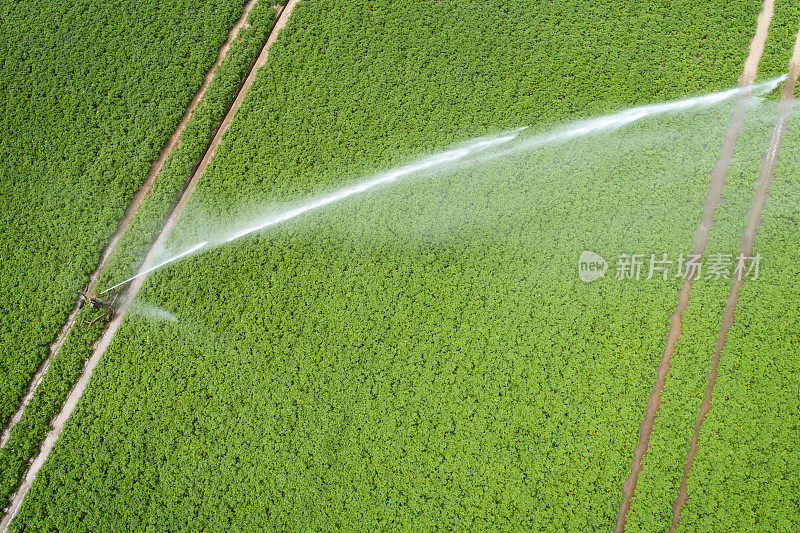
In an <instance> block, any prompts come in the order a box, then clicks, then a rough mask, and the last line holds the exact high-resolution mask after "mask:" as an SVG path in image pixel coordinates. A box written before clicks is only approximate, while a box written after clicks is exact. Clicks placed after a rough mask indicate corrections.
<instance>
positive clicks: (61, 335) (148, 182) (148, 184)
mask: <svg viewBox="0 0 800 533" xmlns="http://www.w3.org/2000/svg"><path fill="white" fill-rule="evenodd" d="M255 3H256V0H250V1H249V2H247V4H246V5H245V7H244V11H243V12H242V16H241V17H240V18H239V20H238V21H237V22H236V24H235V25H234V26H233V28H231V30H230V32H228V38H227V40H226V41H225V43H224V44H223V45H222V47H221V48H220V49H219V52H218V53H217V59H216V61H215V62H214V64H213V65H211V68H210V69H209V70H208V72H207V73H206V75H205V78H204V79H203V83H202V85H200V88H199V89H198V90H197V93H195V95H194V97H193V98H192V100H191V101H190V102H189V106H188V107H187V108H186V112H185V113H184V114H183V117H181V121H180V122H179V123H178V127H177V128H176V129H175V131H174V132H173V133H172V135H171V136H170V138H169V139H168V140H167V143H166V144H165V145H164V147H163V148H162V149H161V152H160V153H159V155H158V159H156V160H155V161H154V162H153V164H152V165H151V166H150V170H149V171H148V172H147V176H146V177H145V180H144V182H143V183H142V185H141V186H140V187H139V189H138V190H137V191H136V193H135V194H134V195H133V198H132V199H131V203H130V204H129V205H128V207H127V208H126V209H125V213H124V214H123V217H122V218H121V219H120V221H119V222H118V223H117V229H116V231H115V232H114V235H112V237H111V239H110V240H109V241H108V244H107V245H106V247H105V249H104V250H103V253H102V255H101V257H100V263H99V264H98V265H97V268H95V270H94V272H92V273H91V274H90V276H89V281H88V282H87V284H86V287H85V292H87V293H89V294H91V293H92V292H93V291H94V287H95V284H96V283H97V280H98V279H99V278H100V275H101V274H102V273H103V270H105V268H106V265H107V264H108V259H109V257H111V254H112V252H113V251H114V249H115V248H116V246H117V242H119V239H120V236H121V235H122V233H123V232H124V231H125V230H126V229H127V228H128V226H129V225H130V223H131V219H132V218H133V215H134V214H135V213H136V211H138V210H139V207H140V206H141V204H142V201H143V200H144V198H145V196H147V193H149V192H150V189H151V188H152V186H153V183H154V182H155V181H156V178H157V177H158V174H159V173H160V172H161V169H162V168H163V167H164V163H165V162H166V160H167V157H169V155H170V154H171V153H172V151H173V150H174V149H175V148H176V147H177V146H179V145H180V136H181V133H183V130H184V129H185V128H186V124H188V123H189V120H190V119H191V118H192V113H193V112H194V110H195V108H196V107H197V104H199V103H200V100H201V99H202V98H203V96H204V95H205V93H206V89H208V86H209V85H210V84H211V80H212V79H213V78H214V74H215V72H216V70H217V67H219V65H220V64H221V63H222V61H223V60H224V59H225V56H227V54H228V50H229V49H230V47H231V44H233V41H234V40H235V39H236V37H237V36H238V35H239V30H241V29H242V28H247V27H248V24H247V16H248V15H249V14H250V10H251V9H252V8H253V6H254V5H255ZM78 311H79V308H78V306H77V304H76V305H75V307H74V308H73V309H72V312H71V313H70V314H69V316H68V317H67V321H66V322H65V323H64V326H63V327H62V328H61V330H60V331H59V332H58V335H56V338H55V340H54V341H53V342H52V343H51V344H50V350H49V352H50V353H49V355H48V356H47V357H46V358H45V360H44V361H42V363H41V364H40V365H39V368H38V369H37V370H36V373H34V375H33V378H32V379H31V382H30V384H29V385H28V390H27V392H26V393H25V396H23V398H22V400H21V402H20V406H19V408H18V409H17V410H16V411H15V412H14V414H13V415H12V416H11V418H9V420H8V423H7V424H6V427H5V428H4V429H3V433H2V434H1V435H0V448H2V447H3V446H5V445H6V443H7V442H8V439H9V437H10V436H11V429H12V428H13V427H14V426H15V425H16V424H17V422H19V420H20V419H21V418H22V413H23V411H24V410H25V407H26V406H27V405H28V403H29V402H30V400H31V398H32V397H33V394H34V393H35V392H36V389H37V387H38V386H39V384H40V383H41V382H42V379H44V375H45V374H46V373H47V370H48V368H49V367H50V361H51V360H52V359H53V357H54V356H55V355H56V354H57V353H58V351H59V349H60V348H61V345H62V344H63V342H64V339H65V338H66V336H67V332H68V331H69V330H70V329H71V328H72V326H73V324H74V323H75V317H76V316H77V315H78Z"/></svg>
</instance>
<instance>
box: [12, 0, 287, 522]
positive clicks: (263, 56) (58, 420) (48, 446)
mask: <svg viewBox="0 0 800 533" xmlns="http://www.w3.org/2000/svg"><path fill="white" fill-rule="evenodd" d="M297 2H298V0H290V1H289V2H287V4H286V6H284V7H283V8H282V9H281V8H279V9H280V12H279V16H278V19H277V21H276V22H275V24H274V25H273V27H272V29H271V31H270V34H269V37H268V38H267V41H266V43H265V44H264V46H263V48H262V49H261V52H260V53H259V56H258V58H257V59H256V62H255V64H254V65H253V67H252V68H251V70H250V73H249V74H248V76H247V78H246V79H245V82H244V84H243V85H242V87H241V88H240V90H239V92H238V94H237V95H236V99H235V100H234V102H233V104H232V105H231V107H230V109H229V110H228V112H227V113H226V115H225V118H224V119H223V121H222V124H221V125H220V127H219V129H218V130H217V133H216V134H215V135H214V138H213V139H212V141H211V143H210V145H209V147H208V149H207V150H206V153H205V155H204V157H203V159H202V161H201V162H200V164H199V165H198V167H197V169H196V170H195V172H194V174H193V175H192V177H191V179H190V181H189V183H188V185H187V187H186V189H185V190H184V192H183V194H182V195H181V198H180V200H179V201H178V204H177V205H176V206H175V208H174V209H173V211H172V213H171V214H170V216H169V218H168V219H167V222H166V223H165V225H164V228H163V229H162V230H161V233H160V234H159V235H158V237H157V238H156V241H155V242H154V244H153V246H152V247H151V249H150V251H149V252H148V254H147V256H146V257H145V260H144V263H143V264H142V267H141V271H144V270H146V269H148V268H150V267H151V266H152V265H153V264H154V263H155V260H156V258H157V257H158V254H159V253H160V252H161V250H162V249H163V245H164V243H165V242H166V240H167V237H169V234H170V232H171V231H172V228H173V226H174V225H175V221H176V220H177V219H178V217H179V216H180V214H181V212H182V211H183V208H184V206H185V205H186V202H187V200H188V199H189V196H190V195H191V193H192V191H194V188H195V185H196V183H197V180H198V179H199V178H200V176H202V175H203V172H204V171H205V168H206V165H207V164H208V161H209V160H210V159H211V157H212V156H213V153H214V149H215V148H216V147H217V146H218V145H219V143H220V141H221V139H222V136H223V134H224V133H225V131H226V130H227V128H228V126H229V125H230V123H231V119H232V118H233V115H234V114H235V113H236V110H237V109H238V108H239V106H240V105H241V103H242V101H243V100H244V95H245V94H246V93H247V90H248V89H249V88H250V86H251V85H252V83H253V80H254V79H255V75H256V71H257V70H258V69H259V68H260V67H261V66H263V65H264V63H265V62H266V60H267V53H268V50H269V47H270V46H271V45H272V43H273V42H275V39H276V38H277V34H278V32H279V31H280V30H281V29H282V28H283V27H284V26H285V25H286V21H287V19H288V18H289V15H290V14H291V11H292V9H293V8H294V5H295V4H296V3H297ZM253 3H255V1H252V2H250V3H248V6H250V7H252V4H253ZM245 18H246V14H245ZM237 31H238V30H237ZM226 51H227V48H226ZM145 278H146V276H142V277H140V278H136V279H135V280H133V281H132V282H131V284H130V287H129V289H128V290H127V291H126V293H125V295H124V300H123V302H122V304H121V305H120V308H119V310H118V311H117V313H115V316H114V319H113V320H112V321H111V322H110V323H109V325H108V327H107V328H106V330H105V331H104V332H103V336H102V337H101V338H100V340H99V341H98V342H97V344H96V345H95V348H94V351H93V352H92V356H91V357H90V358H89V360H88V361H87V362H86V364H85V366H84V368H83V372H82V373H81V376H80V377H79V378H78V381H77V382H76V383H75V385H74V386H73V388H72V389H71V390H70V392H69V394H68V395H67V399H66V401H65V402H64V405H63V406H62V408H61V411H60V412H59V413H58V415H57V416H56V417H55V418H54V419H53V420H52V421H51V424H50V425H51V429H50V431H48V433H47V435H46V436H45V439H44V441H43V442H42V446H41V448H40V451H39V454H38V455H37V456H36V458H35V459H34V460H33V462H32V463H31V465H30V466H29V467H28V470H27V472H26V473H25V476H24V478H23V482H22V484H21V485H20V488H19V490H18V491H17V493H16V494H14V497H13V498H12V501H11V505H10V506H9V507H8V511H7V512H6V514H5V516H4V517H3V520H2V521H0V533H6V531H7V529H8V526H9V524H10V523H11V521H12V520H13V519H14V516H16V514H17V511H19V507H20V505H21V504H22V502H23V500H24V498H25V495H26V494H27V493H28V490H29V489H30V487H31V485H32V484H33V481H34V479H35V478H36V474H37V473H38V472H39V470H40V469H41V468H42V465H44V463H45V461H46V460H47V457H48V456H49V454H50V451H51V450H52V448H53V445H54V444H55V443H56V441H57V440H58V438H59V436H60V435H61V431H62V430H63V428H64V424H65V423H66V421H67V419H68V418H69V417H70V415H71V414H72V412H73V411H74V410H75V407H76V406H77V404H78V401H79V400H80V397H81V395H82V394H83V391H84V389H85V388H86V385H87V384H88V383H89V379H90V378H91V375H92V371H93V370H94V369H95V367H96V366H97V363H98V362H99V361H100V359H101V357H102V356H103V353H104V352H105V351H106V349H107V348H108V346H109V344H110V343H111V340H112V338H113V337H114V334H115V333H116V331H117V329H118V328H119V326H120V324H121V323H122V320H123V319H124V318H125V315H126V313H127V310H128V308H129V307H130V305H131V303H132V302H133V300H134V299H135V298H136V294H137V293H138V291H139V289H140V288H141V286H142V284H143V283H144V280H145Z"/></svg>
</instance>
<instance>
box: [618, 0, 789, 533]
mask: <svg viewBox="0 0 800 533" xmlns="http://www.w3.org/2000/svg"><path fill="white" fill-rule="evenodd" d="M774 7H775V6H774V0H764V3H763V4H762V7H761V12H760V13H759V15H758V19H757V24H756V32H755V35H754V37H753V39H752V40H751V41H750V51H749V53H748V56H747V58H746V59H745V62H744V67H743V69H742V73H741V75H740V76H739V86H740V87H746V86H748V85H751V84H752V83H753V82H754V81H755V79H756V76H757V74H758V63H759V61H760V60H761V55H762V53H763V52H764V44H765V42H766V40H767V34H768V30H769V23H770V21H771V20H772V15H773V13H774ZM749 99H750V94H749V92H745V93H742V94H741V95H739V96H738V97H737V98H736V103H735V104H734V109H733V113H732V114H731V118H730V120H729V121H728V126H727V128H726V131H725V138H724V140H723V143H722V147H721V148H720V154H719V157H718V158H717V161H716V163H715V164H714V168H713V169H712V171H711V178H710V184H709V190H708V194H707V195H706V199H705V202H704V203H703V218H702V220H701V221H700V225H699V226H698V228H697V230H695V234H694V249H693V251H692V253H693V254H698V255H701V254H703V253H704V252H705V249H706V245H707V244H708V235H709V232H710V231H711V227H712V226H713V225H714V213H715V212H716V209H717V206H718V205H719V204H720V203H721V202H722V190H723V189H724V187H725V179H726V178H727V175H728V167H729V166H730V164H731V161H732V160H733V156H734V151H735V148H736V142H737V140H738V139H739V134H740V133H741V131H742V129H743V127H744V116H745V113H746V112H747V104H748V100H749ZM691 290H692V277H691V276H690V277H688V278H687V279H686V281H685V282H684V284H683V287H682V288H681V291H680V293H679V295H678V305H677V306H676V308H675V313H673V314H672V315H671V316H670V317H669V333H668V334H667V341H666V345H665V347H664V352H663V353H662V355H661V359H660V361H659V366H658V368H657V369H656V382H655V384H654V385H653V389H652V391H651V392H650V396H649V398H648V399H647V407H646V409H645V414H644V419H643V420H642V423H641V424H640V425H639V441H638V443H637V445H636V448H635V449H634V452H633V462H632V463H631V466H630V474H629V476H628V478H627V479H626V480H625V482H624V483H623V485H622V492H623V495H624V499H623V501H622V504H621V505H620V507H619V511H618V512H617V521H616V524H615V526H614V531H615V532H617V533H621V532H622V531H624V530H625V520H626V517H627V514H628V511H629V510H630V507H631V498H632V497H633V493H634V492H635V491H636V483H637V481H638V479H639V474H640V473H641V471H642V460H643V459H644V456H645V454H646V453H647V448H648V446H649V445H650V435H651V434H652V432H653V424H654V423H655V417H656V413H657V412H658V409H659V407H660V406H661V391H662V390H663V389H664V384H665V382H666V379H667V374H668V373H669V369H670V360H671V359H672V354H673V353H674V352H675V345H676V343H677V341H678V338H679V337H680V334H681V316H682V315H683V312H684V311H685V310H686V307H687V306H688V305H689V294H690V292H691Z"/></svg>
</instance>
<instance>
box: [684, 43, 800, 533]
mask: <svg viewBox="0 0 800 533" xmlns="http://www.w3.org/2000/svg"><path fill="white" fill-rule="evenodd" d="M799 71H800V33H798V34H797V40H796V41H795V46H794V53H793V55H792V59H791V60H790V62H789V78H788V79H787V80H786V82H785V83H784V86H783V93H782V95H781V101H780V102H779V103H778V114H777V118H776V121H775V126H774V128H773V130H772V136H771V137H770V142H769V147H768V148H767V153H766V155H765V156H764V158H763V159H762V161H761V170H760V172H759V176H758V182H757V185H756V191H755V196H754V198H753V205H752V207H751V208H750V211H749V212H748V216H747V226H746V227H745V229H744V232H743V234H742V239H741V241H740V243H739V251H740V252H741V253H743V254H745V255H746V256H750V255H752V253H753V241H754V239H755V236H756V231H757V229H758V226H759V225H760V224H761V210H762V209H763V207H764V201H765V200H766V198H767V189H769V186H770V185H771V184H772V181H773V179H774V177H775V165H776V163H777V156H778V152H779V151H780V149H781V144H782V143H783V135H784V133H785V132H786V124H787V122H788V121H789V118H790V117H791V114H792V107H793V105H794V88H795V85H796V84H797V76H798V72H799ZM742 281H743V280H741V279H738V278H734V280H733V283H732V284H731V289H730V292H729V293H728V300H727V303H726V305H725V314H724V315H723V318H722V324H721V325H720V329H719V332H718V334H717V342H716V344H715V345H714V355H713V357H712V358H711V370H710V371H709V373H708V382H707V383H706V389H705V393H704V394H703V403H702V405H701V406H700V412H699V413H698V415H697V421H696V422H695V425H694V433H693V434H692V440H691V443H690V445H689V453H688V455H687V457H686V463H685V464H684V467H683V478H682V479H681V485H680V491H679V493H678V497H677V498H676V499H675V502H674V503H673V505H672V524H671V525H670V531H674V530H675V528H676V527H677V526H678V522H679V521H680V518H681V510H682V509H683V506H684V504H685V503H686V501H687V500H688V498H689V495H688V493H687V491H686V482H687V478H688V476H689V471H690V470H691V469H692V464H693V463H694V457H695V454H696V453H697V448H698V444H699V436H700V426H701V425H702V424H703V419H705V416H706V415H707V414H708V412H709V411H710V410H711V395H712V393H713V391H714V384H715V383H716V380H717V366H718V365H719V359H720V354H721V353H722V349H723V348H724V346H725V338H726V337H727V334H728V330H730V328H731V325H732V324H733V315H734V312H735V311H736V304H737V302H738V301H739V288H740V287H741V286H742Z"/></svg>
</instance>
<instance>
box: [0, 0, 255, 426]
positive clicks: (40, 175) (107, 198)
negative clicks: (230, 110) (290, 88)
mask: <svg viewBox="0 0 800 533" xmlns="http://www.w3.org/2000/svg"><path fill="white" fill-rule="evenodd" d="M68 4H69V5H67V4H64V3H59V2H22V3H18V2H3V3H2V5H0V21H1V22H0V28H2V30H1V31H2V35H3V38H2V43H1V44H0V47H2V48H1V49H0V50H1V51H0V55H2V58H3V60H2V63H0V102H2V105H3V112H2V117H1V118H0V120H2V128H3V135H2V136H0V250H2V259H3V261H2V275H0V310H2V312H1V313H0V343H1V344H2V347H3V350H2V352H1V353H0V424H2V425H4V424H5V423H6V421H7V420H8V418H9V417H10V416H11V413H12V412H13V411H14V410H15V409H16V407H17V405H18V404H19V398H20V397H21V396H22V395H23V393H24V392H25V389H26V388H27V385H28V382H29V381H30V379H31V376H32V375H33V373H34V371H35V370H36V368H37V366H38V365H39V363H40V362H41V361H42V360H43V359H44V358H45V357H46V355H47V347H48V345H49V344H50V343H51V342H52V341H53V340H54V339H55V337H56V334H57V333H58V331H59V329H60V328H61V326H62V325H63V323H64V321H65V319H66V317H67V314H68V313H69V311H70V310H71V308H72V306H73V304H74V302H75V297H76V293H75V291H76V290H78V289H82V288H83V286H84V284H85V283H86V281H87V276H88V274H89V273H90V272H91V271H92V270H94V267H95V266H96V265H97V263H98V261H99V259H100V254H101V252H102V249H103V247H104V246H105V245H106V243H107V242H108V239H109V237H110V236H111V235H112V233H113V232H114V229H115V227H116V222H117V220H118V219H119V218H121V217H122V214H123V212H124V210H125V207H126V206H127V205H128V203H129V202H130V199H131V197H132V195H133V193H134V191H135V190H136V188H137V187H138V186H139V185H140V184H141V183H142V182H143V181H144V179H145V176H146V174H147V171H148V169H149V167H150V162H151V161H153V160H155V159H156V157H157V156H158V153H159V150H161V147H162V145H163V144H164V143H165V142H166V140H167V138H168V137H169V135H170V133H172V131H173V130H174V129H175V126H177V124H178V121H179V120H180V117H181V115H182V114H183V113H184V111H185V109H186V106H187V105H188V104H189V100H190V99H191V98H192V95H193V94H194V93H195V92H196V91H197V89H198V88H199V87H200V84H201V82H202V81H203V77H204V76H205V73H206V71H207V70H208V68H209V67H210V66H211V64H212V63H213V61H214V59H215V56H216V54H217V50H218V49H219V47H220V45H221V44H222V42H223V41H224V40H225V37H226V34H227V32H228V29H229V28H230V27H231V26H232V25H233V22H234V21H235V20H236V18H237V16H238V12H239V9H240V8H241V5H242V4H243V2H242V1H236V0H234V1H225V2H217V3H214V4H210V3H207V2H201V1H197V0H180V1H174V2H167V3H166V5H161V3H158V2H154V1H144V2H135V3H134V2H113V3H112V2H104V1H100V2H98V1H81V2H69V3H68Z"/></svg>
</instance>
